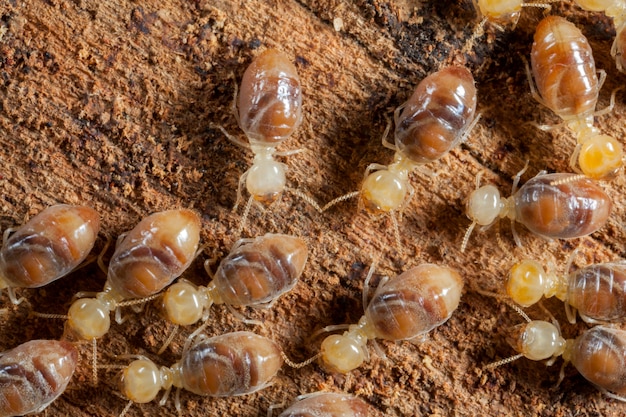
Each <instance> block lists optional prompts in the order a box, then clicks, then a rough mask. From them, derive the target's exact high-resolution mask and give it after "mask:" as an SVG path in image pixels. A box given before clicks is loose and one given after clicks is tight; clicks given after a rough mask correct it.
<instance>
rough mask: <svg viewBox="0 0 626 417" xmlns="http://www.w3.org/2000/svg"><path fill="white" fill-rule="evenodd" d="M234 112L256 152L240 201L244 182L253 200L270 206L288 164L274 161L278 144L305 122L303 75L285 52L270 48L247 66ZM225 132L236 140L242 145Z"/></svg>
mask: <svg viewBox="0 0 626 417" xmlns="http://www.w3.org/2000/svg"><path fill="white" fill-rule="evenodd" d="M235 115H236V116H237V121H238V123H239V126H240V127H241V130H243V131H244V133H245V134H246V136H247V138H248V141H249V142H250V149H251V150H252V152H254V162H253V165H252V167H251V168H250V169H249V170H248V171H246V172H245V173H244V174H243V175H242V177H241V179H240V182H239V194H238V200H239V198H240V197H241V194H240V192H241V188H242V186H243V183H244V182H245V184H246V189H247V190H248V192H249V193H250V195H251V196H252V198H253V199H254V200H256V201H258V202H260V203H262V204H264V205H269V204H271V203H272V202H274V201H275V200H276V199H278V197H280V195H281V193H282V192H283V190H284V189H285V184H286V179H285V166H284V164H282V163H280V162H276V161H275V160H274V153H275V151H276V146H278V145H279V144H280V143H282V142H283V141H284V140H285V139H287V138H288V137H289V136H291V135H292V134H293V132H294V131H295V130H296V129H297V128H298V126H299V125H300V123H301V122H302V87H301V84H300V77H299V76H298V72H297V70H296V67H295V66H294V65H293V64H292V63H291V61H290V60H289V58H288V57H287V56H286V55H285V54H284V53H283V52H281V51H279V50H276V49H268V50H266V51H265V52H263V53H261V54H260V55H259V56H257V57H256V58H255V59H254V60H253V61H252V63H251V64H250V66H248V68H247V69H246V71H245V73H244V75H243V78H242V80H241V87H240V89H239V97H238V100H237V110H236V112H235ZM224 133H225V134H226V135H227V137H229V138H230V139H231V140H232V141H233V142H235V143H238V144H243V143H242V142H240V141H238V140H237V139H235V138H233V137H231V136H230V135H228V134H227V133H226V132H225V131H224ZM243 145H244V146H245V144H243Z"/></svg>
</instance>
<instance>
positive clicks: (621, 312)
mask: <svg viewBox="0 0 626 417" xmlns="http://www.w3.org/2000/svg"><path fill="white" fill-rule="evenodd" d="M568 269H569V268H568ZM625 283H626V262H624V261H622V262H610V263H601V264H594V265H589V266H586V267H584V268H581V269H578V270H576V271H574V272H571V273H569V274H568V275H567V276H557V275H556V274H554V273H548V272H546V271H545V269H544V268H543V267H542V266H541V265H540V264H539V263H538V262H536V261H532V260H529V259H525V260H523V261H521V262H518V263H517V264H515V265H514V266H513V267H512V268H511V270H510V272H509V278H508V280H507V283H506V292H507V294H508V295H509V297H511V299H512V300H513V301H515V302H516V303H518V304H519V305H521V306H523V307H528V306H531V305H533V304H535V303H537V302H538V301H539V300H540V299H541V297H542V296H545V297H552V296H556V297H557V298H558V299H559V300H561V301H564V302H565V306H566V313H567V317H568V319H569V321H570V322H572V323H574V322H575V314H576V313H575V311H576V310H578V313H579V314H580V317H581V318H582V319H583V320H584V321H586V322H589V323H594V322H597V321H605V322H606V321H616V320H622V319H624V318H626V296H625V294H624V291H625V289H626V285H625ZM571 308H573V309H574V312H572V311H571Z"/></svg>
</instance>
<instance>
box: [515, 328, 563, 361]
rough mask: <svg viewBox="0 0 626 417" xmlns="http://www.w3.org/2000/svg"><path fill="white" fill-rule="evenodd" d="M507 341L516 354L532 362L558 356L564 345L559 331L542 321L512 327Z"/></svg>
mask: <svg viewBox="0 0 626 417" xmlns="http://www.w3.org/2000/svg"><path fill="white" fill-rule="evenodd" d="M507 341H508V342H509V344H510V345H511V347H513V348H514V349H515V350H516V351H517V352H519V353H521V354H522V355H524V357H526V358H528V359H530V360H534V361H540V360H544V359H550V358H552V357H557V356H560V355H561V354H562V353H563V351H564V350H565V345H566V342H565V339H563V337H562V336H561V332H560V331H559V329H558V328H557V327H556V326H555V325H553V324H552V323H549V322H547V321H542V320H533V321H531V322H529V323H523V324H520V325H518V326H515V327H513V329H512V330H511V332H510V335H509V336H508V337H507Z"/></svg>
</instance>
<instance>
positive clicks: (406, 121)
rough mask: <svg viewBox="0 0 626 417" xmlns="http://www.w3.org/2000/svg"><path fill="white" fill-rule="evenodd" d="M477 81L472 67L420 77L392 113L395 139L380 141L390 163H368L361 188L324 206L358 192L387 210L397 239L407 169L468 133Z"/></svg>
mask: <svg viewBox="0 0 626 417" xmlns="http://www.w3.org/2000/svg"><path fill="white" fill-rule="evenodd" d="M476 101H477V98H476V86H475V82H474V77H473V76H472V74H471V72H469V71H468V70H467V69H466V68H463V67H447V68H444V69H442V70H439V71H437V72H435V73H434V74H431V75H429V76H428V77H426V78H424V79H423V80H422V81H421V82H420V83H419V84H418V85H417V87H416V89H415V91H414V92H413V95H412V96H411V97H410V98H409V100H408V101H407V102H406V103H404V104H403V105H401V106H400V107H398V108H397V109H396V111H395V113H394V120H395V126H396V129H395V132H394V142H395V144H390V143H388V142H387V141H386V137H387V132H385V135H383V146H385V147H387V148H389V149H392V150H393V151H395V155H394V161H393V163H391V164H390V165H387V166H385V165H380V164H370V165H369V166H368V167H367V169H366V170H365V176H364V180H363V183H362V184H361V190H360V191H356V192H352V193H349V194H346V195H344V196H341V197H338V198H335V199H334V200H332V201H330V202H329V203H328V204H326V205H325V206H324V207H323V208H322V211H325V210H327V209H328V208H330V207H332V206H334V205H335V204H337V203H338V202H341V201H344V200H346V199H348V198H352V197H357V196H360V197H361V199H360V202H361V203H362V204H363V206H364V208H365V209H366V210H367V211H368V212H369V213H371V214H383V213H390V214H391V218H392V221H394V226H395V232H396V241H398V242H399V240H400V239H399V236H398V227H397V221H396V219H395V217H394V216H393V213H394V212H395V211H400V212H401V211H402V209H403V208H404V207H405V206H406V204H408V202H409V201H410V199H411V196H412V195H413V189H412V188H411V185H410V184H409V174H410V173H411V172H412V171H413V170H415V169H416V168H417V167H418V166H421V165H424V164H427V163H429V162H433V161H436V160H438V159H440V158H442V157H443V156H444V155H445V154H447V153H448V152H449V151H450V150H451V149H452V148H453V147H455V146H456V145H458V144H459V143H460V142H462V141H463V140H465V139H466V138H467V135H468V134H469V132H470V131H471V130H472V128H473V127H474V125H475V124H476V123H477V122H478V120H479V119H480V116H476ZM372 171H373V172H372Z"/></svg>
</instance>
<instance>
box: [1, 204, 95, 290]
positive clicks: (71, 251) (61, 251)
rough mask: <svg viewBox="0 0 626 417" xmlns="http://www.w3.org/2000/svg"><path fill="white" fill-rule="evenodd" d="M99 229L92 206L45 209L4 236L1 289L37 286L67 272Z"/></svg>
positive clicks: (87, 249)
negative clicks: (9, 234)
mask: <svg viewBox="0 0 626 417" xmlns="http://www.w3.org/2000/svg"><path fill="white" fill-rule="evenodd" d="M99 230H100V216H99V215H98V213H97V212H96V211H95V210H93V209H92V208H89V207H85V206H71V205H66V204H59V205H55V206H51V207H48V208H46V209H45V210H43V211H42V212H41V213H39V214H37V215H36V216H35V217H33V218H32V219H30V220H29V221H28V222H27V223H25V224H24V225H23V226H21V227H19V228H18V229H17V230H16V231H15V233H13V234H12V235H11V236H10V237H8V239H6V238H5V242H4V244H3V246H2V249H1V250H0V289H2V288H9V289H14V288H37V287H41V286H43V285H46V284H49V283H51V282H52V281H55V280H57V279H59V278H61V277H63V276H65V275H67V274H68V273H70V272H71V271H72V270H73V269H75V268H76V267H77V266H78V265H80V263H81V262H83V261H84V260H85V258H86V257H87V255H89V252H91V249H92V248H93V245H94V243H95V241H96V237H97V235H98V232H99ZM5 237H6V233H5ZM12 298H15V297H12Z"/></svg>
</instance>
